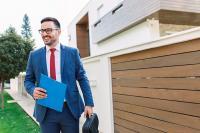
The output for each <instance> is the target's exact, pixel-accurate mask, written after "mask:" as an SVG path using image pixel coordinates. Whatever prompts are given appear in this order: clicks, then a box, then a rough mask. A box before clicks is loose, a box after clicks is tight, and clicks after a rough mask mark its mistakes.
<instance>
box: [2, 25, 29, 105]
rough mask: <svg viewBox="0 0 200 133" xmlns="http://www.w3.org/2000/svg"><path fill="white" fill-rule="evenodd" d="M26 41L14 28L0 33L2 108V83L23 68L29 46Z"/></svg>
mask: <svg viewBox="0 0 200 133" xmlns="http://www.w3.org/2000/svg"><path fill="white" fill-rule="evenodd" d="M27 43H28V42H27V41H26V40H24V39H23V38H22V37H21V36H20V35H18V34H17V33H16V30H15V28H13V27H9V28H8V29H7V30H6V31H5V33H3V34H2V35H0V84H1V85H0V87H1V88H0V89H1V95H2V96H1V100H2V108H4V102H3V101H4V98H3V88H4V87H3V85H4V81H5V80H9V79H10V78H14V77H16V76H17V75H18V74H19V72H21V71H24V70H25V66H26V62H27V58H28V56H27V55H28V54H27V53H29V52H30V47H29V46H28V45H27Z"/></svg>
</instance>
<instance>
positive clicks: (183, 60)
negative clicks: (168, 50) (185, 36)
mask: <svg viewBox="0 0 200 133" xmlns="http://www.w3.org/2000/svg"><path fill="white" fill-rule="evenodd" d="M199 57H200V51H196V52H190V53H183V54H177V55H168V56H162V57H155V58H148V59H144V60H137V61H129V62H122V63H117V64H112V71H116V70H127V69H129V70H130V69H144V68H155V67H166V66H181V65H189V64H200V58H199Z"/></svg>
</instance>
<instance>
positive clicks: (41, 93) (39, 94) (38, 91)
mask: <svg viewBox="0 0 200 133" xmlns="http://www.w3.org/2000/svg"><path fill="white" fill-rule="evenodd" d="M46 97H47V94H46V90H45V89H42V88H39V87H36V88H35V89H34V92H33V98H34V99H43V98H46Z"/></svg>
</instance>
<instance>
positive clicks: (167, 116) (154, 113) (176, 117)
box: [114, 102, 200, 130]
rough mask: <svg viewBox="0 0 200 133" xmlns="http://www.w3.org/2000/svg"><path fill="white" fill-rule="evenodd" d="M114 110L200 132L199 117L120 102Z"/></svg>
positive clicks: (115, 103) (116, 103) (115, 105)
mask: <svg viewBox="0 0 200 133" xmlns="http://www.w3.org/2000/svg"><path fill="white" fill-rule="evenodd" d="M114 109H115V110H121V111H124V112H129V113H134V114H138V115H142V116H146V117H150V118H154V119H158V120H161V121H166V122H170V123H175V124H178V125H183V126H187V127H191V128H194V129H198V130H200V126H199V123H200V118H199V117H193V116H188V115H183V114H177V113H172V112H167V111H162V110H156V109H151V108H147V107H141V106H136V105H131V104H124V103H119V102H114Z"/></svg>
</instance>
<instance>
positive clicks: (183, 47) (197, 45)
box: [111, 39, 200, 64]
mask: <svg viewBox="0 0 200 133" xmlns="http://www.w3.org/2000/svg"><path fill="white" fill-rule="evenodd" d="M198 50H200V39H195V40H190V41H186V42H180V43H177V44H172V45H168V46H164V47H158V48H152V49H148V50H143V51H139V52H135V53H130V54H125V55H119V56H116V57H113V58H112V59H111V62H112V64H114V63H119V62H126V61H130V60H139V59H146V58H152V57H158V56H164V55H171V54H178V53H184V52H191V51H198Z"/></svg>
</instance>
